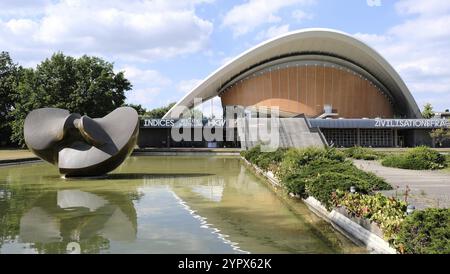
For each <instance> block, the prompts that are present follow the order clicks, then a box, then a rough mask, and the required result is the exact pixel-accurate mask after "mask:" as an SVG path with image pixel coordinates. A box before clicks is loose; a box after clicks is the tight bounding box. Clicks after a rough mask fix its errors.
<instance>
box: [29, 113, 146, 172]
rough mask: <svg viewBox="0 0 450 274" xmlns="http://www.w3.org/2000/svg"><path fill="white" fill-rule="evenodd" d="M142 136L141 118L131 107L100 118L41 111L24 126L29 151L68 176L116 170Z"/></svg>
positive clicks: (31, 116) (33, 115)
mask: <svg viewBox="0 0 450 274" xmlns="http://www.w3.org/2000/svg"><path fill="white" fill-rule="evenodd" d="M138 134H139V117H138V114H137V112H136V110H134V109H133V108H130V107H120V108H117V109H116V110H114V111H113V112H111V113H110V114H108V115H106V116H105V117H103V118H96V119H92V118H90V117H88V116H86V115H84V116H81V115H80V114H77V113H72V114H71V113H70V112H69V111H67V110H64V109H59V108H41V109H36V110H33V111H32V112H30V113H29V114H28V115H27V117H26V119H25V125H24V136H25V143H26V144H27V146H28V148H29V149H30V150H31V151H32V152H33V153H34V154H36V155H37V156H38V157H40V158H42V159H43V160H45V161H47V162H49V163H52V164H54V165H57V166H58V168H59V172H60V173H61V174H63V175H65V176H66V177H78V176H99V175H104V174H106V173H108V172H110V171H112V170H113V169H115V168H117V167H118V166H119V165H120V164H121V163H122V162H123V161H124V160H125V159H126V158H127V157H128V156H129V155H130V154H131V152H132V151H133V148H134V146H135V145H136V141H137V137H138Z"/></svg>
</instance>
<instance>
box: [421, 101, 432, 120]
mask: <svg viewBox="0 0 450 274" xmlns="http://www.w3.org/2000/svg"><path fill="white" fill-rule="evenodd" d="M422 116H423V118H425V119H430V118H433V116H434V111H433V106H432V105H431V104H430V103H426V104H425V105H424V106H423V111H422Z"/></svg>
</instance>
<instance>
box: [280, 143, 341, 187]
mask: <svg viewBox="0 0 450 274" xmlns="http://www.w3.org/2000/svg"><path fill="white" fill-rule="evenodd" d="M344 160H345V155H344V153H342V152H340V151H338V150H336V149H335V148H328V149H320V148H315V147H309V148H304V149H289V150H288V151H287V152H286V153H285V155H284V159H283V161H282V162H281V164H280V168H279V170H278V173H277V176H278V178H280V180H282V181H283V180H284V179H285V178H287V177H290V176H291V175H293V174H296V173H298V172H300V168H302V167H305V166H307V165H309V164H311V163H313V162H318V163H322V162H333V163H339V162H344Z"/></svg>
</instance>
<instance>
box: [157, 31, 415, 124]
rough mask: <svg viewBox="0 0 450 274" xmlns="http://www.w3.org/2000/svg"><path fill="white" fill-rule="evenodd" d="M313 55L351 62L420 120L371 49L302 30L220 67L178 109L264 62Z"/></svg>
mask: <svg viewBox="0 0 450 274" xmlns="http://www.w3.org/2000/svg"><path fill="white" fill-rule="evenodd" d="M308 52H313V53H314V54H324V55H331V56H336V57H338V58H342V59H344V60H347V61H349V62H352V63H354V64H356V65H358V66H360V67H361V68H363V69H364V70H366V71H367V72H368V73H370V75H372V76H373V77H374V78H376V79H377V80H378V81H379V82H380V83H382V84H383V85H384V87H386V89H387V90H388V92H390V95H391V96H392V97H393V99H394V107H395V108H396V111H397V112H400V113H402V114H404V115H406V116H407V117H408V118H420V117H421V113H420V110H419V108H418V106H417V104H416V102H415V100H414V98H413V97H412V95H411V93H410V92H409V90H408V88H407V86H406V84H405V83H404V82H403V80H402V79H401V77H400V75H399V74H398V73H397V72H396V71H395V69H394V68H393V67H392V66H391V65H390V64H389V63H388V62H387V61H386V60H385V59H384V58H383V57H382V56H381V55H380V54H379V53H377V52H376V51H375V50H374V49H372V48H371V47H370V46H368V45H367V44H365V43H364V42H362V41H360V40H358V39H356V38H354V37H352V36H350V35H349V34H346V33H343V32H340V31H336V30H331V29H303V30H298V31H294V32H289V33H286V34H284V35H281V36H278V37H276V38H273V39H270V40H267V41H265V42H263V43H261V44H259V45H257V46H255V47H253V48H251V49H249V50H247V51H245V52H244V53H242V54H241V55H239V56H237V57H236V58H234V59H233V60H231V61H230V62H228V63H227V64H225V65H223V66H222V67H220V68H219V69H217V70H216V71H215V72H213V73H212V74H211V75H209V76H208V77H207V78H206V79H205V80H204V81H203V82H201V83H200V84H199V85H197V86H196V87H195V88H194V89H193V90H192V91H191V92H189V93H188V94H186V95H185V96H184V97H183V98H182V99H181V100H180V101H178V102H177V103H176V104H175V106H174V107H173V108H172V109H171V110H170V111H169V112H168V113H167V114H166V115H165V116H164V117H169V116H170V115H171V114H172V111H173V110H174V108H176V107H177V106H186V107H189V108H190V107H192V106H193V105H194V98H202V99H203V100H207V99H210V98H212V97H215V96H217V95H218V92H219V90H220V88H221V87H222V86H223V85H224V84H225V83H227V82H228V81H230V80H231V79H233V78H234V77H236V76H238V75H239V74H240V73H242V72H244V71H246V70H248V69H250V68H251V67H253V66H255V65H257V64H260V63H262V62H264V61H267V60H271V59H275V58H277V57H282V56H287V55H289V54H296V53H298V54H301V53H308Z"/></svg>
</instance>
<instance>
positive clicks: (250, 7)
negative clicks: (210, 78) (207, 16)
mask: <svg viewBox="0 0 450 274" xmlns="http://www.w3.org/2000/svg"><path fill="white" fill-rule="evenodd" d="M314 2H315V1H314V0H277V1H273V0H249V1H247V2H245V3H244V4H240V5H236V6H234V7H233V8H232V9H231V10H230V11H229V12H228V13H227V14H226V15H225V17H224V19H223V22H222V26H225V27H230V28H231V29H232V30H233V35H234V37H238V36H241V35H244V34H246V33H248V32H250V31H253V30H254V29H256V28H257V27H259V26H261V25H263V24H267V23H278V22H280V21H281V18H280V17H279V16H278V15H277V14H278V12H279V11H280V10H281V9H283V8H286V7H290V6H294V5H310V4H312V3H314Z"/></svg>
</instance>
